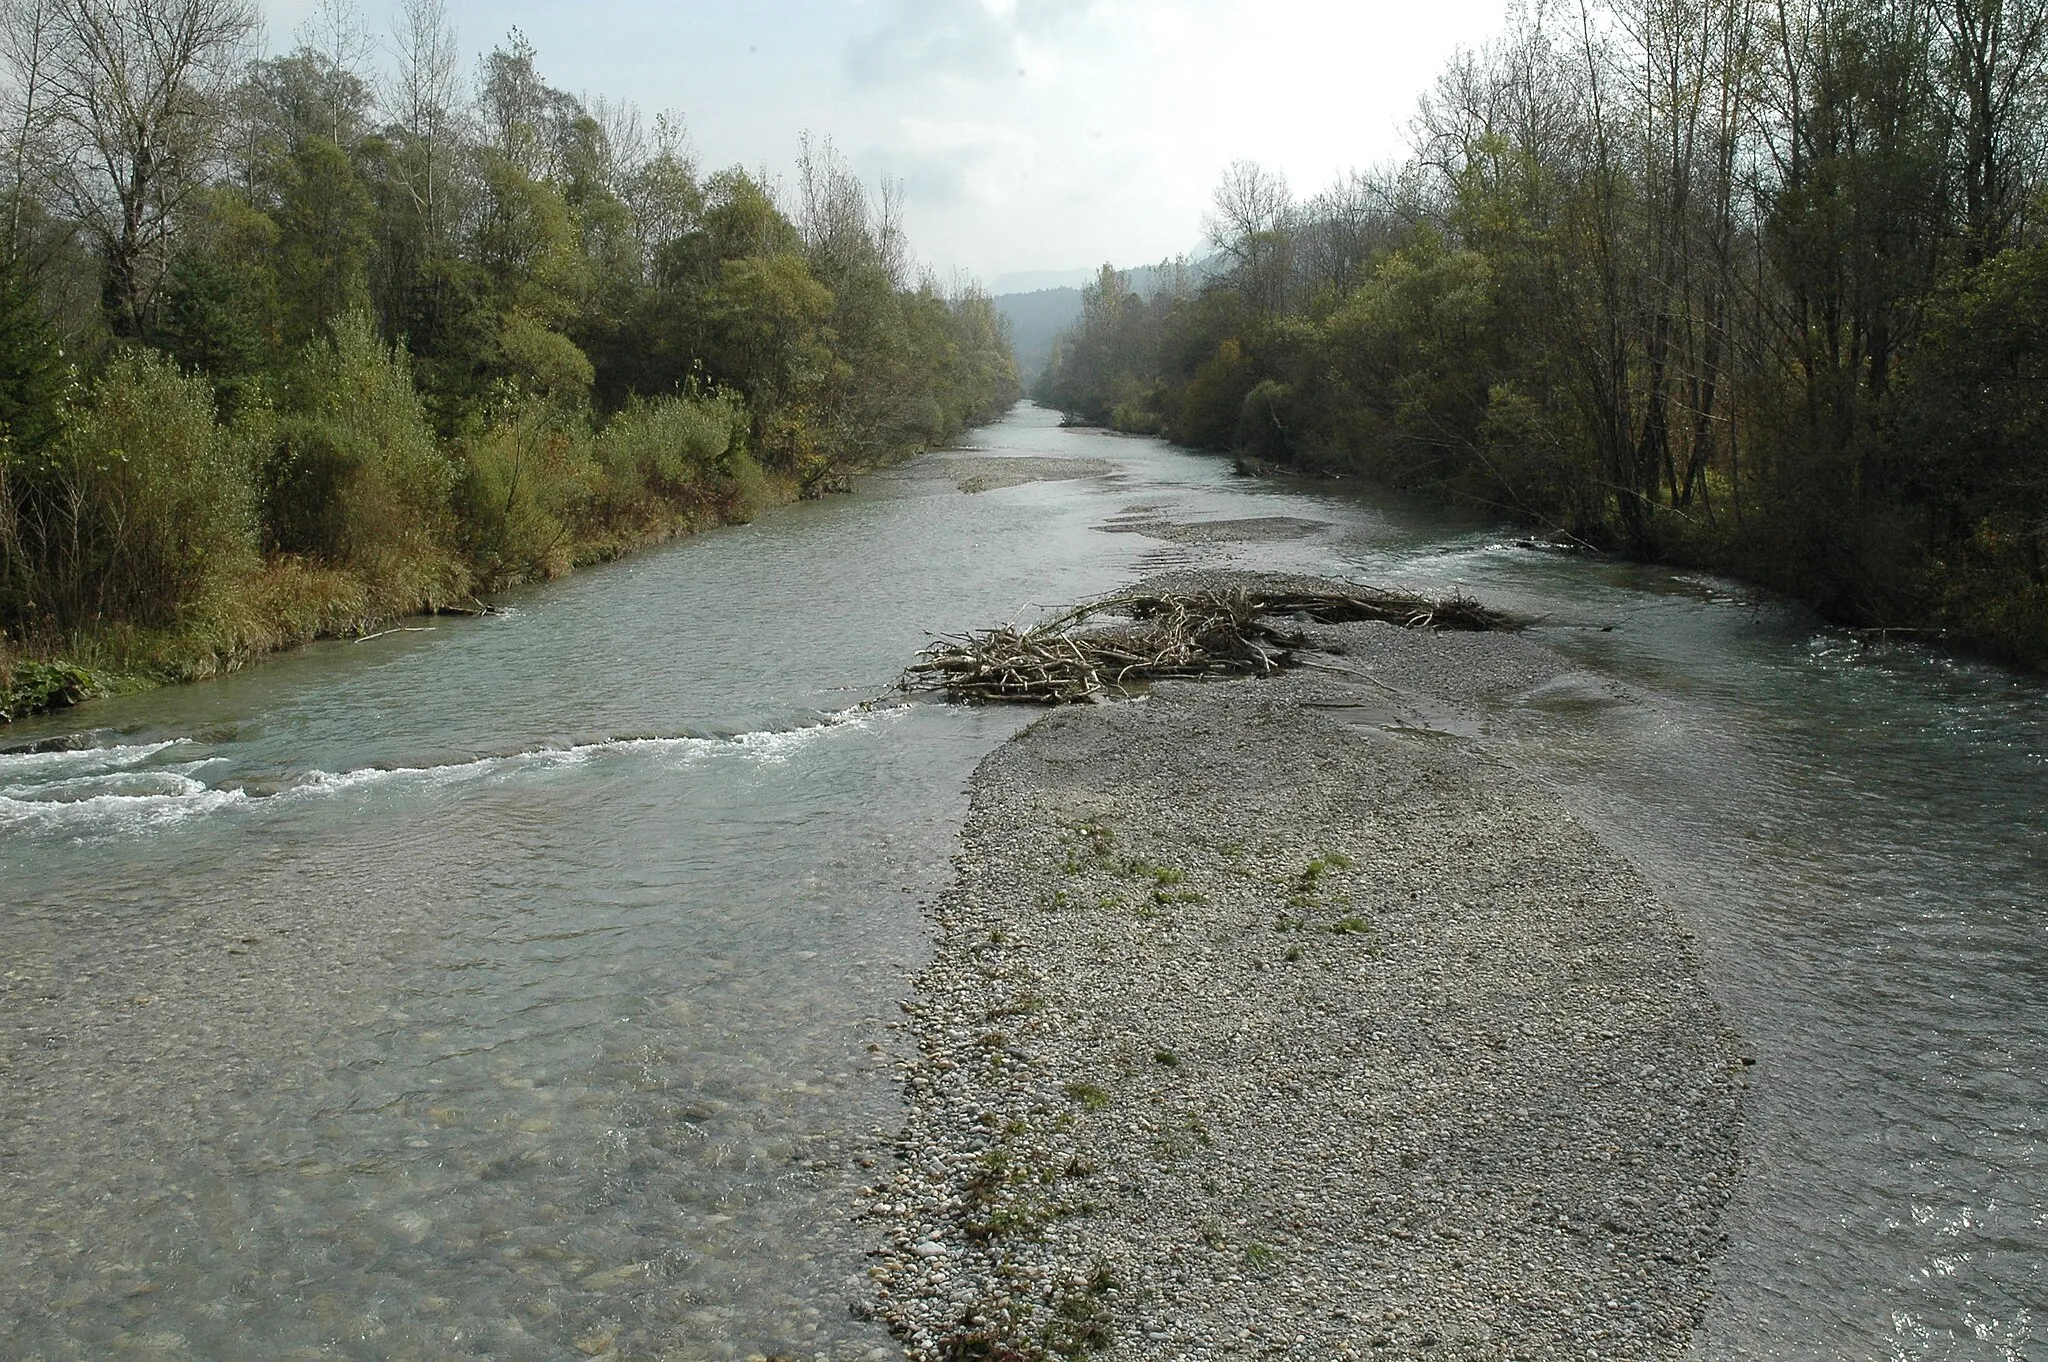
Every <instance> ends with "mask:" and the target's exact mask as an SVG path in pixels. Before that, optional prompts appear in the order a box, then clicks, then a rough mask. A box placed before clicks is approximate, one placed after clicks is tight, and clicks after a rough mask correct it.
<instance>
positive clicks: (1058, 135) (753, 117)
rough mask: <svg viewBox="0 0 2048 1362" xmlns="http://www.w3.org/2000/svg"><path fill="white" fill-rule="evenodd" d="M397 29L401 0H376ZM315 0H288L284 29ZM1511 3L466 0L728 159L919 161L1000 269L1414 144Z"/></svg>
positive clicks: (970, 263) (1069, 254) (915, 216)
mask: <svg viewBox="0 0 2048 1362" xmlns="http://www.w3.org/2000/svg"><path fill="white" fill-rule="evenodd" d="M371 2H372V4H373V6H374V7H373V8H372V13H371V20H372V24H373V26H374V27H376V28H378V29H380V30H381V29H382V28H383V26H384V25H385V23H386V21H387V18H388V12H389V9H390V7H391V6H392V3H393V0H371ZM304 5H305V0H277V3H273V4H271V5H269V6H268V7H267V8H268V12H269V14H270V16H271V24H270V29H271V33H272V37H273V41H274V42H282V41H284V40H286V39H287V38H288V37H289V34H290V31H291V28H292V26H293V25H294V24H295V23H296V22H297V19H298V17H299V15H300V13H302V12H303V9H304ZM1503 5H1504V0H1436V2H1435V3H1433V4H1430V5H1427V6H1422V5H1415V4H1413V3H1405V2H1404V3H1384V2H1380V0H1375V2H1373V3H1332V2H1331V0H784V2H783V3H775V4H768V3H754V4H747V5H723V4H711V3H708V2H707V0H686V2H685V3H679V4H668V5H656V4H651V3H644V2H643V3H631V2H630V0H584V2H583V3H581V4H579V5H577V6H575V7H573V8H572V7H569V6H563V5H559V4H555V3H543V2H542V0H511V2H510V3H507V2H506V0H497V3H491V4H485V3H483V0H451V7H452V9H453V11H454V13H455V17H456V19H457V22H458V23H459V24H460V25H461V26H462V28H463V35H462V36H463V39H464V43H465V46H466V47H467V48H468V49H469V50H471V51H478V50H481V49H483V48H485V47H487V46H489V45H490V44H491V43H492V42H494V41H496V40H497V39H498V38H499V37H501V36H502V34H503V32H504V30H505V28H506V27H508V26H509V25H512V24H518V25H519V26H520V27H521V28H522V29H523V30H524V31H525V32H526V33H527V35H528V36H529V37H530V38H532V40H533V41H534V43H535V44H536V46H537V47H538V48H539V51H540V59H541V64H542V70H543V73H544V74H545V75H546V76H547V77H548V78H549V79H550V80H552V81H553V82H554V83H556V84H558V85H561V86H563V87H565V88H567V89H570V90H577V91H583V92H588V93H600V92H601V93H605V94H609V95H613V96H616V97H624V98H629V99H632V100H635V101H637V102H638V103H640V104H641V105H642V106H644V107H647V108H649V109H661V108H679V109H681V110H682V112H683V113H684V115H685V117H686V118H687V120H688V122H689V124H690V126H691V129H692V131H693V134H694V136H695V140H696V142H697V145H698V146H699V148H700V149H701V150H702V152H703V154H704V158H705V160H706V162H707V163H708V164H712V165H719V164H731V163H735V162H737V163H741V164H745V165H749V166H759V165H770V166H781V165H786V164H788V162H789V160H790V158H791V156H792V154H793V152H794V150H795V145H796V137H797V134H798V133H799V132H801V131H803V130H805V129H809V130H812V131H815V132H816V133H818V134H820V135H829V136H831V137H833V138H834V139H836V140H837V141H838V143H839V145H841V146H843V147H847V148H855V149H858V150H857V151H856V152H855V153H854V159H855V162H856V164H857V165H859V166H860V167H861V168H862V169H863V170H864V171H866V172H869V173H887V174H890V175H894V176H897V177H899V178H901V179H902V180H903V181H904V182H905V185H906V187H907V189H908V192H909V202H908V204H907V209H908V215H909V227H910V231H911V240H912V242H913V244H914V245H915V247H916V248H917V249H918V251H919V252H920V253H921V254H922V255H924V256H925V257H926V258H927V259H930V260H931V261H933V262H934V263H935V264H937V265H938V266H939V267H940V268H941V269H951V268H954V267H961V266H964V267H966V268H969V269H971V270H974V271H976V272H977V273H980V274H982V275H983V276H984V277H992V276H993V275H996V274H1000V273H1005V272H1010V271H1017V270H1032V269H1048V268H1070V267H1075V266H1086V265H1089V264H1091V263H1095V262H1099V261H1101V260H1103V259H1111V260H1115V261H1117V262H1118V263H1141V262H1145V261H1150V260H1156V259H1158V258H1160V257H1161V256H1163V255H1167V254H1171V253H1174V252H1177V251H1182V250H1188V249H1191V248H1193V247H1195V246H1196V245H1197V244H1198V242H1199V240H1200V235H1201V219H1202V213H1203V210H1204V208H1205V206H1206V204H1207V201H1208V196H1209V192H1210V189H1211V187H1212V186H1213V185H1214V184H1215V182H1216V178H1217V176H1218V174H1219V173H1220V172H1221V171H1222V169H1223V167H1224V166H1226V165H1227V164H1229V162H1230V161H1232V160H1233V159H1236V158H1239V157H1248V158H1251V159H1254V160H1259V161H1263V162H1265V163H1266V164H1268V165H1271V166H1274V167H1275V168H1277V169H1280V170H1282V171H1284V172H1285V173H1286V175H1287V177H1288V178H1289V180H1291V181H1292V182H1293V183H1294V185H1295V187H1296V189H1297V190H1299V191H1303V192H1312V191H1313V190H1314V189H1315V188H1317V187H1319V186H1320V185H1322V184H1323V183H1325V182H1327V181H1328V180H1329V179H1331V178H1333V177H1334V176H1336V175H1337V174H1339V173H1341V172H1342V171H1344V170H1345V169H1347V168H1349V167H1352V166H1361V165H1366V164H1369V163H1372V162H1374V161H1379V160H1384V159H1386V158H1387V157H1389V156H1392V155H1395V154H1398V152H1399V151H1400V149H1401V145H1402V130H1403V128H1404V126H1405V124H1406V122H1407V119H1408V118H1409V116H1410V114H1411V112H1412V110H1413V109H1414V107H1415V101H1416V98H1417V96H1418V95H1419V94H1420V93H1421V92H1422V91H1423V90H1424V89H1425V88H1427V86H1428V85H1429V83H1430V82H1431V81H1432V80H1434V78H1435V76H1436V74H1437V72H1438V70H1439V69H1440V68H1441V67H1442V65H1443V63H1444V61H1445V60H1446V59H1447V58H1448V56H1449V55H1450V53H1451V51H1452V49H1453V47H1454V46H1456V45H1457V44H1460V43H1464V44H1467V45H1470V44H1475V43H1477V42H1479V41H1482V40H1483V39H1484V38H1485V37H1486V36H1487V35H1488V34H1490V33H1491V32H1492V31H1494V30H1495V29H1496V28H1497V27H1498V26H1499V20H1500V17H1501V14H1502V13H1503Z"/></svg>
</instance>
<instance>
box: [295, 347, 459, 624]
mask: <svg viewBox="0 0 2048 1362" xmlns="http://www.w3.org/2000/svg"><path fill="white" fill-rule="evenodd" d="M261 481H262V493H263V497H262V501H263V520H264V528H265V531H266V533H267V537H268V541H269V544H270V546H271V547H272V548H274V549H276V550H278V551H280V552H283V553H287V554H297V555H302V556H304V557H307V558H310V559H313V560H315V561H317V562H322V563H326V564H330V565H333V566H345V567H350V568H353V569H355V570H357V571H358V572H360V573H362V574H363V576H364V577H365V579H366V580H367V581H368V582H369V584H370V587H371V589H372V591H373V593H374V594H375V595H376V597H377V598H378V600H379V601H380V602H381V603H382V604H384V605H385V606H386V607H388V608H391V609H413V608H417V607H419V606H422V605H434V604H438V603H440V602H443V601H446V600H449V599H453V598H456V597H459V596H460V595H461V594H463V592H464V591H465V590H466V589H467V586H468V582H467V574H466V572H465V571H464V570H463V568H462V566H461V564H460V562H459V561H458V560H457V558H456V556H455V554H454V552H453V550H452V547H451V541H452V540H453V539H454V527H453V524H452V522H451V519H450V497H451V494H452V493H453V491H454V488H455V481H456V469H455V466H454V464H453V463H451V462H450V460H449V459H448V457H447V455H446V454H444V453H443V452H442V450H441V447H440V444H439V442H438V441H437V440H436V438H435V435H434V430H433V426H432V425H431V423H430V422H429V421H428V419H427V413H426V409H425V407H424V406H423V405H422V404H421V402H420V398H419V394H418V392H417V391H416V390H415V389H414V387H413V382H412V375H411V372H410V370H409V367H408V365H407V363H406V359H405V356H404V353H403V352H402V351H393V350H389V349H386V348H385V346H384V344H383V342H382V341H381V340H379V339H378V337H377V334H376V332H375V330H374V329H373V328H372V326H371V324H370V321H369V319H368V318H366V317H364V316H362V315H361V314H359V313H358V314H351V315H350V316H347V317H344V318H343V319H342V320H341V321H339V322H337V323H336V324H335V326H334V328H333V335H332V338H331V339H329V340H324V341H315V342H313V343H311V344H309V345H307V346H306V347H305V348H304V349H303V350H302V351H300V353H299V355H298V357H297V360H296V361H295V363H294V364H293V366H292V372H291V375H290V378H289V380H288V382H287V383H286V385H285V393H284V401H283V404H282V410H281V412H280V414H279V416H278V419H277V423H276V433H275V438H274V439H273V441H272V444H271V449H270V454H269V457H268V459H267V460H266V461H265V463H264V466H263V470H262V479H261Z"/></svg>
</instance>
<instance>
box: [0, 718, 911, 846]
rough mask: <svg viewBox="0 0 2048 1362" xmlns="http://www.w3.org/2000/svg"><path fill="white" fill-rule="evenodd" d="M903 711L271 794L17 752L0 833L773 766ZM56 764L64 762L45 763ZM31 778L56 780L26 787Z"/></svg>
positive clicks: (358, 774) (339, 781)
mask: <svg viewBox="0 0 2048 1362" xmlns="http://www.w3.org/2000/svg"><path fill="white" fill-rule="evenodd" d="M906 712H907V710H906V709H905V707H903V706H886V707H877V706H858V707H855V708H853V709H848V710H841V711H839V712H837V713H831V714H825V715H822V716H820V717H819V718H817V719H815V720H813V721H811V722H807V723H798V724H795V725H792V726H790V727H786V728H771V729H759V730H752V731H748V732H742V733H734V734H730V735H723V736H704V735H699V734H679V735H674V736H655V737H633V738H607V739H603V740H601V741H597V742H588V743H570V744H565V745H563V746H558V747H535V748H528V749H525V750H522V751H518V752H505V753H497V754H492V755H488V756H482V757H476V758H473V759H471V760H468V761H456V762H443V763H438V764H435V765H427V766H364V767H357V768H354V769H351V770H345V771H326V770H320V769H318V768H315V769H313V770H310V771H307V772H305V773H304V774H303V775H302V776H300V777H299V778H298V779H297V780H296V781H295V782H293V783H292V784H289V785H286V786H285V787H284V788H283V789H280V790H277V791H276V792H275V793H272V794H255V793H252V792H250V791H249V790H247V789H244V788H241V787H239V786H236V785H233V784H219V785H213V784H208V783H207V782H206V781H204V780H201V779H199V778H198V776H197V774H196V773H197V772H198V771H199V770H201V769H202V768H204V767H207V766H212V765H217V764H221V763H223V762H225V761H226V759H225V758H223V757H218V756H214V757H205V758H202V759H199V760H196V761H187V762H177V763H168V764H165V765H162V766H154V767H145V766H144V765H143V764H144V763H145V762H147V761H148V760H149V759H150V758H151V757H154V756H156V755H158V754H159V753H162V752H165V751H168V750H170V749H172V748H176V747H179V746H181V745H185V744H188V743H189V742H190V741H191V740H190V739H184V738H177V739H171V740H169V741H166V742H158V743H148V744H139V745H130V746H107V747H93V748H80V749H76V750H71V751H62V752H47V753H42V752H38V753H20V754H15V755H14V756H12V757H10V758H6V759H4V760H10V761H16V762H18V763H25V762H26V761H28V760H30V759H33V760H35V761H37V762H38V763H40V764H39V765H36V766H29V765H26V764H21V765H17V766H14V767H11V768H10V767H6V766H0V778H5V777H8V776H12V777H14V779H13V780H10V781H9V782H8V783H6V784H0V834H5V833H10V832H19V833H28V834H38V833H40V834H51V833H55V834H60V835H69V836H120V835H123V834H128V833H136V832H148V831H153V830H156V829H160V828H164V827H168V826H172V825H174V824H177V823H180V822H182V821H184V820H186V819H189V818H194V817H199V816H202V815H206V814H212V813H218V812H221V811H223V810H227V809H234V808H241V807H246V806H251V805H257V804H262V803H266V802H269V801H272V800H285V801H290V800H301V799H311V798H321V797H329V796H334V795H339V794H344V793H347V792H350V791H359V790H369V789H377V788H383V787H407V786H410V787H414V788H419V789H440V788H450V787H456V786H462V785H468V784H474V783H479V782H490V781H495V780H503V779H516V778H520V777H523V776H527V775H533V774H544V773H547V772H551V771H559V770H564V769H567V768H570V767H576V766H581V765H583V764H585V763H587V762H591V761H598V760H605V759H611V758H616V757H620V756H624V755H640V756H655V757H667V758H671V759H672V760H673V761H674V762H675V764H677V765H682V764H687V763H689V762H692V761H696V760H700V759H707V758H709V759H715V758H718V757H721V756H727V757H737V758H741V759H744V760H747V761H754V762H761V763H768V764H775V763H780V762H784V761H787V760H789V759H790V758H791V757H793V756H794V755H796V754H797V753H798V752H801V751H802V750H803V749H804V748H806V747H808V746H810V745H811V744H812V743H814V742H817V741H819V740H820V739H821V738H823V737H824V736H825V735H827V734H830V733H832V732H834V731H838V730H845V729H856V730H858V729H870V728H873V727H875V726H877V725H878V724H879V723H881V722H883V721H888V720H893V719H894V718H895V717H897V716H900V715H902V714H904V713H906ZM52 758H62V759H64V760H48V759H52ZM138 768H140V769H138ZM36 775H48V776H51V777H54V778H52V779H46V780H41V781H37V780H33V779H29V780H23V779H22V777H24V776H28V777H33V776H36Z"/></svg>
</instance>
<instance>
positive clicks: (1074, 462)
mask: <svg viewBox="0 0 2048 1362" xmlns="http://www.w3.org/2000/svg"><path fill="white" fill-rule="evenodd" d="M933 462H934V463H936V464H938V465H939V466H940V467H941V468H942V469H944V470H945V474H946V476H947V477H949V478H951V479H953V482H954V485H955V486H957V487H958V488H959V489H960V490H961V491H963V492H993V491H995V490H996V489H998V488H1002V487H1021V486H1023V485H1024V484H1025V483H1027V482H1067V481H1070V480H1072V479H1075V478H1101V477H1107V476H1108V475H1109V474H1111V473H1114V472H1115V471H1116V465H1114V464H1112V463H1110V462H1109V461H1108V460H1106V459H1055V458H1044V457H1040V456H1038V455H1032V454H995V455H987V454H984V455H959V454H954V455H945V456H942V457H939V458H936V459H934V460H933Z"/></svg>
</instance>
